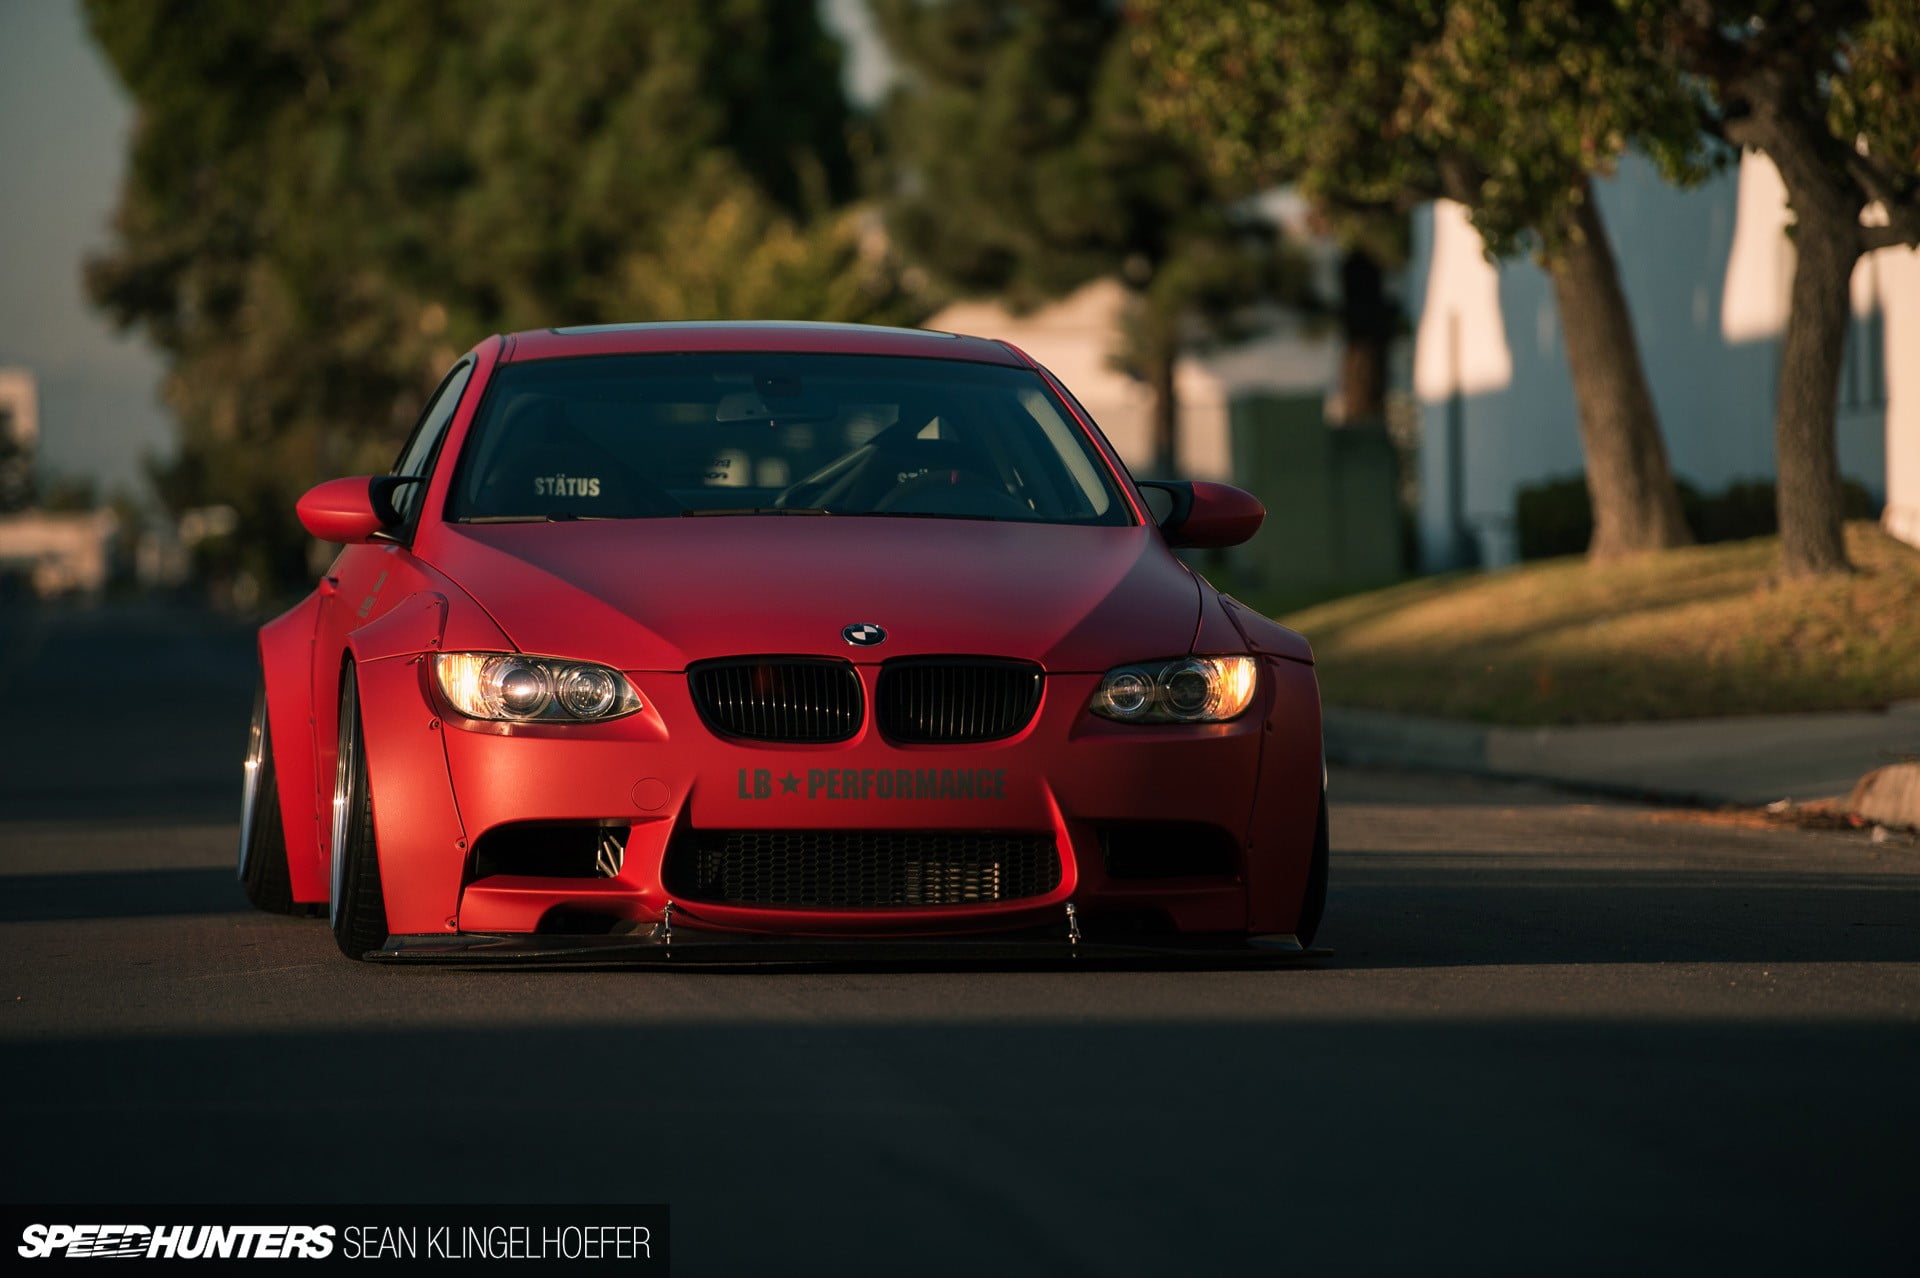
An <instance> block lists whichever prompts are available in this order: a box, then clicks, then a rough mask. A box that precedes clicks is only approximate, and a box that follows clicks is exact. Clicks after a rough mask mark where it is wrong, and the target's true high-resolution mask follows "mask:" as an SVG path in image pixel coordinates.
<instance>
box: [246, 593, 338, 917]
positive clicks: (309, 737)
mask: <svg viewBox="0 0 1920 1278" xmlns="http://www.w3.org/2000/svg"><path fill="white" fill-rule="evenodd" d="M319 615H320V597H319V596H318V595H308V596H307V597H306V598H305V599H303V600H301V601H300V602H299V603H297V604H295V605H294V606H293V607H292V608H290V609H288V610H287V611H286V612H284V613H282V614H281V615H280V616H278V617H276V618H274V619H273V620H272V621H269V622H268V623H267V624H266V625H264V626H262V627H260V639H259V647H260V673H261V677H262V678H263V679H264V680H265V681H266V689H267V730H268V733H269V735H270V737H271V739H272V742H273V777H274V785H275V787H276V788H277V789H278V790H279V792H280V822H281V825H282V826H284V827H285V830H286V838H287V876H288V879H289V880H290V882H291V884H292V887H293V899H294V900H295V901H297V902H301V903H304V904H309V905H312V904H322V903H324V902H325V901H326V899H327V872H326V835H325V822H326V819H327V816H328V814H327V813H325V812H322V811H320V810H319V808H318V806H317V804H316V803H315V796H314V788H313V769H314V750H313V734H314V722H313V703H312V699H311V695H310V689H311V688H312V686H313V685H312V680H311V675H310V671H311V670H312V668H313V643H314V631H315V627H316V625H317V624H318V621H319Z"/></svg>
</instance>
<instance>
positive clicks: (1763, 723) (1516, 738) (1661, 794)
mask: <svg viewBox="0 0 1920 1278" xmlns="http://www.w3.org/2000/svg"><path fill="white" fill-rule="evenodd" d="M1325 728H1326V748H1327V760H1328V762H1330V763H1343V764H1354V765H1359V766H1362V767H1398V768H1423V769H1430V770H1434V771H1443V772H1469V773H1475V774H1479V775H1482V776H1499V777H1512V778H1520V779H1525V780H1533V781H1549V782H1553V783H1556V784H1560V785H1566V786H1571V787H1574V788H1578V789H1585V790H1591V791H1595V792H1599V793H1610V794H1621V795H1631V796H1636V797H1645V798H1651V799H1659V800H1666V801H1669V802H1676V803H1692V804H1709V805H1713V804H1738V805H1741V806H1749V807H1750V806H1758V805H1760V804H1765V803H1771V802H1773V801H1774V800H1776V799H1793V800H1795V801H1796V802H1805V801H1807V800H1809V799H1818V798H1827V797H1831V796H1834V795H1840V796H1843V797H1844V796H1845V795H1846V794H1847V793H1848V792H1849V791H1850V790H1852V789H1853V787H1854V784H1855V782H1857V781H1859V780H1860V778H1861V777H1862V776H1864V775H1865V774H1867V773H1868V772H1871V771H1872V770H1873V769H1875V768H1879V767H1884V766H1885V765H1887V764H1890V763H1899V762H1901V761H1902V760H1903V759H1906V760H1911V759H1914V758H1916V757H1920V701H1905V702H1899V703H1897V704H1895V705H1894V706H1892V707H1891V708H1890V709H1888V710H1886V711H1885V712H1873V711H1853V712H1845V713H1835V714H1779V715H1754V716H1752V717H1741V718H1731V719H1680V720H1674V721H1672V722H1666V723H1619V724H1598V725H1593V726H1586V727H1572V728H1496V727H1488V726H1486V725H1483V724H1475V723H1464V722H1459V721H1456V720H1451V719H1426V718H1420V717H1417V716H1414V715H1401V714H1392V713H1389V712H1386V711H1381V710H1353V709H1347V708H1344V707H1340V706H1328V707H1326V710H1325Z"/></svg>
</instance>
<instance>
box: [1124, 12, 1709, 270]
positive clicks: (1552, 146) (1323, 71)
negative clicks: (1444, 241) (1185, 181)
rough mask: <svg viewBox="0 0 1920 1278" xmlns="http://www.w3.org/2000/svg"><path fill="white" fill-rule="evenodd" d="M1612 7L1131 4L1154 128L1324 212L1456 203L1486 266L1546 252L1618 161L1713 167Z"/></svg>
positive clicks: (1636, 23) (1644, 30) (1673, 84)
mask: <svg viewBox="0 0 1920 1278" xmlns="http://www.w3.org/2000/svg"><path fill="white" fill-rule="evenodd" d="M1624 4H1625V0H1622V3H1614V2H1613V0H1597V2H1596V0H1379V2H1376V0H1347V2H1345V3H1325V2H1324V0H1134V3H1133V4H1132V6H1131V8H1132V10H1133V13H1134V17H1135V26H1134V37H1133V46H1134V50H1135V53H1136V55H1137V56H1138V57H1139V58H1140V60H1141V62H1142V64H1143V65H1144V66H1145V67H1146V68H1147V72H1146V80H1145V84H1146V95H1147V97H1146V101H1147V109H1148V111H1149V113H1150V114H1151V115H1152V116H1153V118H1155V119H1156V120H1158V121H1160V122H1161V123H1163V124H1164V125H1165V126H1167V127H1169V128H1171V129H1173V130H1174V131H1175V132H1176V133H1178V134H1179V135H1181V136H1183V137H1185V138H1188V139H1190V140H1191V141H1192V142H1193V144H1194V145H1196V146H1198V147H1200V148H1201V149H1202V151H1203V153H1204V154H1205V155H1207V157H1208V158H1209V160H1210V161H1211V164H1212V166H1213V168H1214V170H1215V171H1216V172H1217V173H1220V174H1222V175H1231V176H1232V177H1234V178H1237V179H1238V180H1239V181H1241V182H1242V183H1244V184H1248V185H1260V184H1267V183H1272V182H1277V181H1292V182H1297V183H1298V184H1299V185H1300V187H1301V188H1302V190H1303V191H1304V192H1305V193H1306V194H1307V195H1308V196H1309V198H1312V199H1314V200H1316V201H1317V202H1320V203H1322V204H1324V205H1326V206H1328V207H1330V208H1335V209H1341V208H1345V209H1353V210H1367V209H1376V208H1382V207H1386V208H1402V209H1404V208H1407V207H1411V206H1412V205H1414V204H1418V203H1421V202H1424V201H1426V200H1430V199H1434V198H1437V197H1440V196H1446V197H1448V198H1451V199H1454V200H1458V201H1459V202H1460V203H1462V204H1464V205H1465V206H1466V207H1467V209H1468V212H1469V215H1470V216H1471V217H1472V219H1473V222H1474V225H1475V227H1476V228H1477V229H1478V230H1479V231H1480V233H1481V235H1482V236H1483V237H1484V238H1485V240H1486V242H1487V245H1488V250H1489V252H1491V253H1493V254H1495V255H1497V256H1505V255H1508V254H1511V253H1513V252H1515V251H1517V250H1518V249H1520V248H1522V247H1524V246H1526V245H1528V244H1532V245H1533V246H1535V247H1538V248H1541V249H1544V250H1545V251H1547V252H1552V251H1553V250H1554V248H1555V247H1556V243H1557V237H1558V236H1559V235H1561V234H1563V231H1562V229H1561V228H1562V227H1563V226H1564V225H1565V221H1566V219H1565V217H1564V212H1565V209H1566V208H1567V206H1568V204H1569V202H1570V201H1575V200H1580V199H1583V198H1585V196H1584V187H1585V183H1584V179H1585V178H1586V177H1587V176H1588V175H1590V174H1594V173H1604V172H1607V171H1608V170H1609V169H1610V168H1611V167H1612V165H1613V164H1614V163H1615V162H1616V161H1617V159H1618V158H1619V156H1620V154H1621V153H1622V152H1623V151H1624V150H1625V149H1626V148H1627V147H1628V146H1629V145H1630V144H1632V145H1637V146H1639V147H1641V148H1642V149H1644V150H1646V151H1647V152H1648V153H1649V154H1651V155H1652V156H1653V157H1654V158H1655V159H1656V160H1658V161H1659V162H1660V163H1661V165H1662V166H1663V168H1664V169H1665V170H1666V171H1667V172H1668V173H1669V174H1670V175H1671V176H1673V177H1676V178H1680V179H1691V178H1694V177H1697V176H1700V175H1701V174H1703V173H1704V172H1705V171H1706V169H1707V168H1708V167H1710V165H1711V164H1712V163H1713V162H1714V161H1715V159H1716V158H1717V157H1716V156H1715V155H1714V154H1713V153H1712V152H1710V151H1709V150H1708V149H1707V148H1706V145H1705V143H1704V141H1703V135H1702V133H1701V129H1700V119H1701V116H1700V103H1699V101H1698V100H1697V97H1696V95H1695V93H1694V91H1693V90H1692V88H1691V87H1690V86H1689V85H1688V84H1687V83H1685V82H1684V81H1683V80H1682V79H1681V78H1679V77H1677V76H1675V75H1673V74H1672V72H1671V70H1670V68H1668V67H1667V66H1666V65H1665V64H1664V63H1663V61H1662V60H1661V58H1660V57H1659V56H1658V51H1657V49H1655V48H1654V47H1653V45H1652V42H1651V37H1652V34H1653V32H1654V31H1655V30H1656V28H1655V27H1654V25H1653V24H1652V23H1651V22H1649V21H1646V20H1642V19H1640V18H1638V17H1637V16H1636V15H1634V14H1632V13H1630V12H1628V11H1627V10H1626V8H1625V7H1624Z"/></svg>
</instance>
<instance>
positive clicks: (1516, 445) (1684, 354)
mask: <svg viewBox="0 0 1920 1278" xmlns="http://www.w3.org/2000/svg"><path fill="white" fill-rule="evenodd" d="M1596 188H1597V190H1598V192H1599V201H1600V207H1601V213H1602V215H1603V216H1604V218H1605V219H1606V224H1607V230H1608V233H1609V235H1610V236H1611V237H1612V240H1613V247H1614V252H1615V255H1616V257H1617V258H1618V259H1619V263H1620V273H1621V277H1622V281H1621V282H1622V284H1623V286H1624V288H1625V290H1626V294H1627V299H1628V305H1629V306H1630V307H1631V309H1632V311H1633V319H1634V324H1635V327H1636V332H1637V336H1638V338H1639V343H1640V353H1641V357H1642V359H1643V361H1644V362H1645V365H1646V370H1647V377H1648V380H1649V382H1650V383H1651V384H1652V390H1653V396H1654V400H1655V402H1656V404H1657V405H1658V407H1659V410H1660V418H1661V425H1662V428H1663V430H1664V432H1665V435H1666V441H1667V449H1668V453H1669V456H1670V457H1671V460H1672V463H1673V469H1674V472H1675V474H1676V475H1678V476H1680V477H1681V478H1684V479H1686V480H1688V481H1689V482H1691V483H1692V484H1694V485H1695V486H1696V487H1697V488H1699V489H1701V490H1702V491H1707V492H1712V491H1715V490H1718V489H1722V488H1725V487H1726V486H1727V485H1729V484H1731V483H1734V482H1736V481H1740V480H1751V479H1770V478H1771V477H1772V476H1773V473H1774V462H1773V416H1774V411H1773V410H1774V399H1775V394H1776V385H1777V382H1778V361H1779V351H1780V340H1781V335H1782V334H1783V333H1784V332H1785V328H1786V316H1787V297H1788V291H1789V288H1790V286H1791V282H1792V270H1793V244H1792V241H1791V240H1790V239H1789V238H1788V236H1787V235H1786V226H1787V224H1788V221H1789V214H1788V211H1787V207H1786V198H1785V191H1784V188H1783V187H1782V186H1781V183H1780V178H1779V175H1778V173H1777V172H1776V171H1775V169H1774V167H1773V165H1772V163H1771V162H1770V161H1768V160H1767V159H1766V158H1765V157H1763V156H1758V155H1748V156H1747V157H1745V158H1744V159H1743V161H1742V162H1741V164H1740V166H1739V170H1738V172H1737V174H1734V173H1729V174H1726V175H1723V176H1722V177H1720V178H1717V179H1715V180H1714V181H1712V182H1709V183H1707V184H1706V185H1705V186H1703V187H1700V188H1697V189H1694V190H1691V191H1681V190H1678V189H1676V188H1674V187H1672V186H1669V185H1668V184H1666V183H1665V182H1663V181H1662V180H1661V179H1660V177H1659V175H1658V174H1657V173H1656V172H1655V171H1654V170H1653V168H1652V166H1651V165H1649V164H1647V163H1645V162H1644V161H1641V160H1639V159H1638V158H1637V157H1629V159H1628V160H1627V161H1626V162H1625V163H1624V164H1623V165H1622V166H1621V171H1620V173H1619V175H1618V176H1617V177H1614V178H1612V179H1609V180H1606V181H1603V182H1600V183H1597V184H1596ZM1408 284H1409V289H1410V292H1411V294H1412V295H1411V296H1410V297H1409V299H1408V304H1409V307H1410V308H1411V310H1412V312H1413V314H1414V315H1415V316H1417V319H1418V329H1417V336H1416V339H1415V347H1414V373H1413V382H1414V393H1415V395H1416V397H1417V399H1418V402H1419V406H1420V418H1421V420H1420V440H1421V447H1420V474H1421V508H1420V543H1421V552H1422V560H1423V566H1424V567H1426V568H1428V569H1430V570H1431V569H1440V568H1447V567H1453V566H1457V565H1459V564H1461V563H1466V562H1472V561H1473V560H1474V559H1478V561H1479V562H1481V563H1483V564H1486V565H1488V566H1498V565H1501V564H1505V563H1510V562H1512V560H1513V558H1514V549H1515V547H1514V536H1513V527H1512V520H1513V510H1514V495H1515V493H1516V491H1517V490H1518V489H1520V488H1522V487H1525V486H1528V485H1530V484H1535V483H1539V482H1541V481H1543V480H1547V479H1557V478H1562V477H1566V476H1570V475H1577V474H1579V473H1580V472H1581V469H1582V461H1581V452H1580V439H1579V431H1578V426H1577V422H1576V418H1575V414H1574V403H1573V391H1572V385H1571V382H1570V380H1569V377H1568V372H1567V366H1566V354H1565V347H1564V344H1563V342H1562V340H1561V334H1560V325H1559V314H1558V311H1557V309H1556V307H1555V305H1554V299H1553V290H1552V286H1551V283H1550V282H1549V281H1548V279H1547V277H1546V274H1545V273H1544V272H1543V271H1541V270H1540V269H1539V268H1538V267H1537V266H1535V265H1534V264H1533V263H1532V262H1530V261H1526V260H1516V261H1507V262H1502V263H1499V264H1498V265H1495V264H1492V263H1489V262H1488V261H1487V260H1486V257H1485V254H1484V251H1483V248H1482V244H1481V240H1480V237H1479V235H1478V234H1477V233H1476V232H1475V231H1474V230H1473V228H1472V226H1471V225H1469V224H1468V222H1467V219H1466V216H1465V213H1464V211H1463V210H1462V209H1461V208H1460V206H1458V205H1456V204H1452V203H1450V202H1446V201H1442V202H1440V203H1438V204H1435V205H1432V206H1430V207H1429V208H1428V209H1426V210H1423V211H1422V212H1421V214H1420V215H1419V216H1418V217H1417V218H1416V221H1415V227H1414V258H1413V262H1412V265H1411V269H1410V270H1409V273H1408ZM1853 299H1854V324H1853V329H1852V332H1851V333H1850V335H1849V341H1848V347H1847V364H1846V369H1845V372H1844V374H1843V377H1842V381H1841V389H1840V416H1839V424H1838V431H1839V452H1840V469H1841V472H1842V474H1843V475H1845V476H1846V477H1847V478H1849V479H1854V480H1858V481H1859V482H1860V483H1861V484H1862V485H1864V486H1865V487H1866V489H1867V490H1868V491H1869V492H1870V493H1872V494H1873V495H1874V496H1875V497H1876V498H1877V499H1880V500H1882V501H1884V502H1885V514H1884V516H1883V522H1884V523H1885V525H1886V527H1887V529H1888V530H1889V531H1890V532H1892V533H1893V534H1894V535H1895V536H1897V537H1900V538H1902V539H1904V540H1906V541H1910V542H1913V543H1914V544H1916V545H1920V253H1916V252H1913V251H1909V250H1905V249H1888V250H1882V251H1881V252H1879V253H1875V254H1873V255H1871V256H1870V257H1866V258H1863V259H1862V260H1861V262H1860V265H1859V267H1858V268H1857V269H1856V271H1855V273H1854V278H1853Z"/></svg>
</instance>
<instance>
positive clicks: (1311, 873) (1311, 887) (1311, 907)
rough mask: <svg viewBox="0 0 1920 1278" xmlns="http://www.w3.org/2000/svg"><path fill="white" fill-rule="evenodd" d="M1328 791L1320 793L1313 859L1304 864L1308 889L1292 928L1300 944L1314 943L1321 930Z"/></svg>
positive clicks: (1324, 888) (1325, 890)
mask: <svg viewBox="0 0 1920 1278" xmlns="http://www.w3.org/2000/svg"><path fill="white" fill-rule="evenodd" d="M1328 842H1329V841H1328V838H1327V792H1326V791H1325V790H1322V791H1321V792H1320V823H1319V825H1318V826H1317V827H1316V828H1315V830H1314V832H1313V860H1312V861H1311V862H1310V863H1309V864H1308V866H1307V892H1306V896H1305V897H1304V898H1302V899H1301V902H1300V922H1299V923H1298V924H1297V925H1296V926H1295V927H1294V929H1293V936H1294V939H1295V940H1297V941H1299V942H1300V944H1301V945H1303V946H1308V945H1312V944H1313V938H1314V936H1315V935H1316V934H1317V933H1318V932H1319V931H1320V919H1321V916H1322V915H1324V914H1325V913H1326V912H1327V861H1328V859H1329V857H1328Z"/></svg>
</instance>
